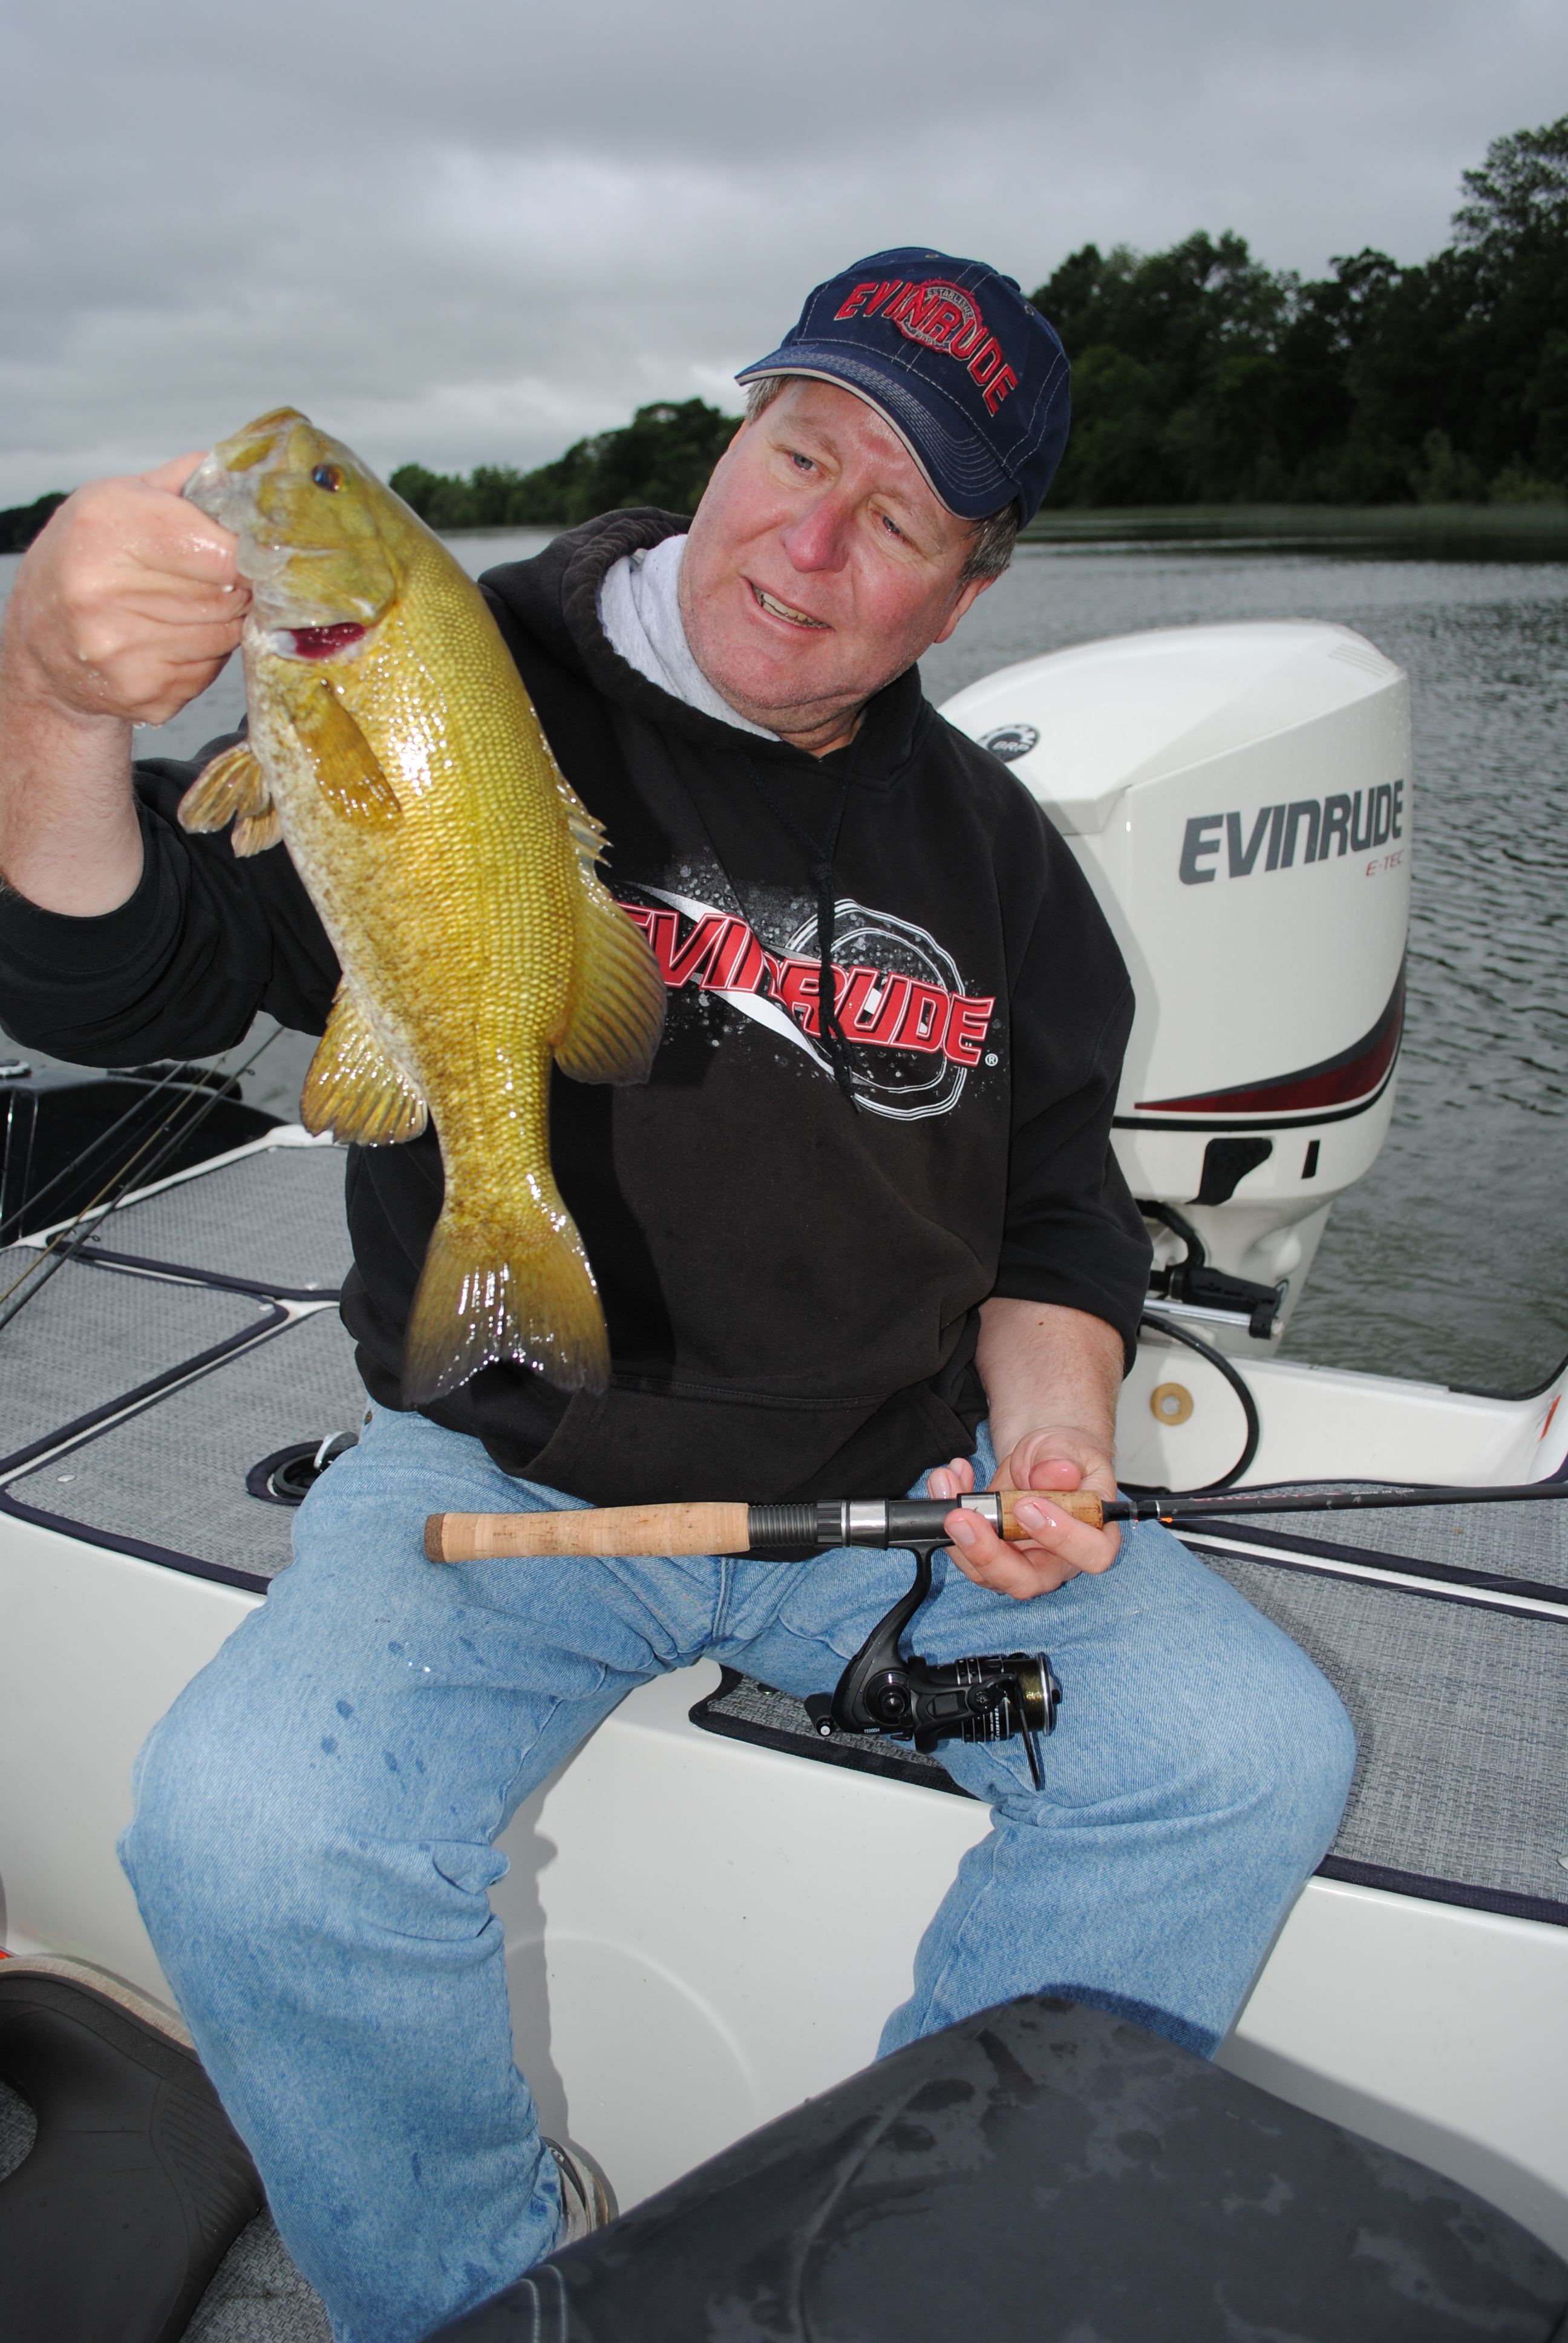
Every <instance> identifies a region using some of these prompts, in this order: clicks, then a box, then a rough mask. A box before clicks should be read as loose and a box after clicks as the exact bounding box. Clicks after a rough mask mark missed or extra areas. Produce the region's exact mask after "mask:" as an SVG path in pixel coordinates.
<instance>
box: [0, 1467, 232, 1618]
mask: <svg viewBox="0 0 1568 2343" xmlns="http://www.w3.org/2000/svg"><path fill="white" fill-rule="evenodd" d="M0 1513H10V1514H11V1515H13V1517H14V1518H15V1520H17V1521H20V1522H33V1523H36V1524H37V1526H38V1528H40V1529H45V1530H58V1531H59V1533H60V1534H61V1536H62V1537H68V1538H75V1539H76V1541H77V1542H78V1544H82V1545H95V1546H102V1547H103V1548H104V1550H105V1551H106V1553H108V1554H129V1555H130V1557H131V1559H132V1561H133V1562H156V1564H159V1566H160V1567H161V1568H162V1569H164V1570H174V1571H178V1572H179V1573H180V1574H181V1575H182V1576H183V1577H186V1578H210V1579H213V1580H215V1581H216V1584H218V1585H219V1586H238V1587H243V1589H244V1590H245V1592H246V1594H266V1590H267V1588H268V1587H269V1586H270V1585H271V1584H272V1581H271V1579H270V1578H258V1577H257V1576H256V1573H255V1572H254V1571H250V1570H230V1569H229V1567H228V1565H227V1564H226V1563H222V1562H204V1561H203V1559H202V1557H201V1556H200V1555H199V1554H179V1553H176V1550H175V1549H174V1547H173V1546H166V1545H150V1544H148V1543H147V1542H146V1539H145V1538H136V1537H129V1536H127V1535H126V1533H125V1532H124V1531H123V1530H95V1529H93V1528H92V1527H90V1526H89V1524H88V1523H85V1522H75V1521H71V1520H70V1519H68V1518H67V1516H66V1515H65V1514H64V1513H45V1511H44V1510H43V1508H42V1506H39V1505H25V1504H23V1503H21V1501H20V1499H19V1498H16V1497H14V1496H13V1495H12V1494H11V1493H10V1491H9V1490H8V1489H0Z"/></svg>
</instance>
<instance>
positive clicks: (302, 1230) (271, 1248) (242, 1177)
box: [95, 1147, 350, 1296]
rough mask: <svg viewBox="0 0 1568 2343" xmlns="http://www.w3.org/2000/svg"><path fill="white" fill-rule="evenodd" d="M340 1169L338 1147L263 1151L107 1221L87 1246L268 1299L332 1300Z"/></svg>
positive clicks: (340, 1258)
mask: <svg viewBox="0 0 1568 2343" xmlns="http://www.w3.org/2000/svg"><path fill="white" fill-rule="evenodd" d="M346 1161H347V1156H346V1154H345V1151H344V1150H343V1149H342V1148H340V1147H271V1148H267V1149H266V1150H265V1151H262V1152H261V1153H259V1154H256V1155H247V1156H245V1157H243V1158H242V1159H241V1161H239V1162H237V1163H225V1164H220V1165H219V1166H218V1168H217V1170H216V1172H206V1173H204V1174H203V1176H202V1177H201V1178H200V1179H199V1180H184V1181H181V1182H179V1183H178V1185H177V1186H176V1187H173V1188H166V1189H165V1190H164V1191H163V1192H162V1193H161V1194H160V1195H156V1196H149V1197H148V1198H147V1199H146V1202H145V1203H140V1204H127V1205H126V1207H125V1209H124V1210H123V1211H121V1212H112V1213H111V1214H110V1216H109V1218H108V1219H107V1220H106V1221H105V1222H103V1223H102V1225H101V1226H100V1227H99V1229H98V1231H97V1232H96V1236H95V1242H96V1244H97V1246H98V1248H99V1249H100V1250H101V1251H104V1252H116V1253H126V1254H130V1255H132V1256H133V1257H134V1258H136V1260H139V1261H156V1262H166V1263H167V1264H170V1265H174V1266H177V1267H180V1268H183V1269H188V1270H192V1271H195V1272H196V1273H197V1274H198V1275H200V1274H206V1275H207V1276H216V1277H232V1278H243V1279H246V1280H247V1281H248V1282H250V1283H252V1284H255V1285H259V1286H262V1287H264V1288H265V1290H266V1292H269V1293H284V1294H288V1295H291V1296H295V1295H302V1294H304V1295H310V1294H317V1293H321V1294H326V1293H336V1292H337V1289H338V1287H339V1286H340V1285H341V1284H342V1282H343V1280H344V1278H345V1277H346V1276H347V1273H348V1263H349V1259H350V1253H349V1246H348V1230H347V1224H346V1222H345V1221H344V1217H343V1172H344V1165H345V1163H346Z"/></svg>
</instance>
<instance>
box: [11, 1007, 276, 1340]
mask: <svg viewBox="0 0 1568 2343" xmlns="http://www.w3.org/2000/svg"><path fill="white" fill-rule="evenodd" d="M281 1031H283V1028H282V1027H281V1026H280V1025H279V1026H275V1027H274V1028H273V1030H272V1031H271V1032H270V1033H269V1034H268V1035H267V1037H266V1041H262V1042H260V1043H258V1044H257V1046H256V1049H254V1050H253V1051H251V1053H250V1055H249V1057H248V1058H246V1061H245V1062H244V1064H243V1065H241V1066H236V1069H235V1071H234V1073H233V1074H232V1076H231V1077H230V1078H229V1080H228V1081H226V1082H224V1083H223V1084H222V1085H221V1086H220V1087H219V1088H218V1089H216V1090H214V1091H210V1092H207V1093H206V1095H205V1096H204V1098H203V1101H202V1103H201V1105H200V1106H199V1107H198V1108H197V1110H196V1113H195V1114H194V1115H191V1116H189V1117H188V1118H187V1119H186V1121H184V1122H180V1121H179V1115H180V1109H181V1106H182V1105H183V1104H184V1103H185V1101H184V1100H181V1101H176V1104H175V1106H174V1107H173V1108H172V1109H171V1111H169V1113H168V1114H166V1116H165V1117H164V1120H163V1121H162V1122H161V1123H159V1125H158V1126H157V1129H156V1131H149V1132H148V1134H147V1136H146V1138H145V1139H144V1140H143V1141H141V1143H140V1144H139V1145H138V1146H137V1147H136V1148H135V1149H134V1150H133V1151H132V1152H131V1153H130V1154H129V1155H128V1156H127V1157H126V1160H125V1161H124V1162H123V1163H122V1164H121V1165H120V1168H119V1170H118V1171H117V1172H111V1173H110V1175H109V1178H108V1179H107V1180H106V1182H105V1183H104V1185H103V1186H102V1187H101V1188H100V1189H99V1191H98V1192H97V1194H96V1195H95V1196H94V1197H93V1198H92V1199H91V1201H90V1202H87V1203H85V1204H84V1205H83V1207H82V1209H81V1211H80V1212H78V1213H77V1214H76V1216H75V1220H73V1221H71V1222H69V1223H68V1224H67V1225H66V1226H65V1228H63V1229H57V1230H56V1231H55V1234H54V1235H53V1236H52V1237H51V1238H50V1240H49V1242H48V1243H47V1244H46V1245H45V1247H44V1248H43V1250H42V1252H40V1253H39V1256H38V1258H37V1260H36V1261H35V1262H32V1263H30V1264H29V1266H28V1267H27V1268H26V1269H25V1270H24V1271H23V1272H22V1273H21V1275H20V1276H19V1277H15V1278H13V1280H12V1282H11V1283H10V1284H9V1285H8V1286H7V1287H6V1288H5V1292H3V1293H0V1330H3V1329H4V1328H5V1327H6V1326H8V1325H9V1324H10V1323H11V1321H12V1320H13V1319H14V1318H15V1316H16V1315H17V1314H18V1312H21V1311H23V1310H25V1308H26V1306H27V1304H28V1302H33V1301H35V1300H36V1298H37V1296H38V1295H39V1294H40V1293H41V1292H43V1290H44V1288H45V1285H46V1284H47V1283H48V1282H49V1280H50V1278H51V1277H53V1276H54V1274H55V1271H56V1270H57V1269H60V1268H62V1267H63V1266H64V1264H65V1262H67V1261H69V1260H71V1259H72V1257H73V1256H74V1255H75V1253H77V1252H80V1251H81V1249H82V1247H83V1245H85V1242H86V1241H87V1239H88V1238H89V1237H90V1236H92V1234H93V1233H94V1232H95V1230H96V1229H97V1228H98V1226H99V1225H100V1223H101V1222H104V1221H106V1219H107V1218H108V1216H109V1214H110V1213H111V1212H113V1211H114V1210H115V1208H116V1205H117V1204H118V1203H119V1202H121V1201H122V1199H123V1198H124V1197H125V1196H126V1195H127V1194H128V1193H129V1192H130V1189H131V1186H132V1184H133V1182H135V1181H136V1178H137V1177H138V1176H139V1177H140V1179H141V1181H142V1182H143V1184H144V1185H145V1184H146V1182H148V1181H150V1180H154V1179H156V1177H157V1174H158V1172H159V1171H160V1170H161V1169H162V1167H163V1165H164V1164H166V1162H167V1161H168V1160H169V1157H170V1156H171V1155H172V1154H173V1153H174V1151H175V1150H176V1148H178V1147H183V1146H184V1145H185V1143H186V1141H187V1140H189V1139H192V1138H194V1137H195V1135H196V1132H197V1131H199V1130H200V1128H201V1126H202V1124H203V1123H204V1122H205V1121H206V1119H207V1117H208V1115H210V1114H211V1113H212V1112H213V1111H214V1110H215V1109H216V1107H219V1106H221V1105H222V1104H223V1102H224V1101H225V1100H226V1098H228V1097H230V1096H231V1095H232V1094H233V1092H234V1091H236V1090H237V1088H238V1085H239V1081H240V1079H241V1077H242V1075H245V1074H247V1073H248V1072H249V1071H250V1070H251V1068H252V1066H254V1065H255V1063H256V1060H257V1059H258V1058H259V1057H260V1056H261V1053H262V1051H264V1050H269V1049H270V1048H271V1047H272V1044H273V1043H274V1042H275V1041H276V1039H277V1037H278V1034H279V1033H280V1032H281ZM172 1079H173V1077H172V1076H168V1075H166V1077H165V1079H164V1081H163V1082H160V1083H159V1084H158V1085H157V1089H158V1090H162V1089H163V1088H164V1087H165V1084H166V1082H167V1081H170V1080H172ZM156 1094H157V1092H156V1091H155V1092H154V1093H153V1095H154V1096H155V1097H156ZM142 1103H143V1104H146V1101H142ZM120 1121H121V1122H124V1121H126V1117H125V1116H123V1115H122V1116H121V1118H120ZM118 1127H119V1126H118V1125H117V1124H116V1126H115V1128H116V1129H117V1128H118ZM165 1134H167V1136H166V1138H165ZM160 1139H164V1140H165V1144H164V1145H163V1146H162V1147H160V1148H157V1152H156V1154H155V1155H154V1156H153V1157H152V1160H151V1161H150V1162H147V1163H145V1164H143V1163H142V1162H141V1159H142V1157H143V1156H144V1155H146V1153H147V1151H148V1149H149V1148H153V1147H156V1145H157V1141H159V1140H160ZM97 1143H98V1142H97V1141H91V1142H89V1144H88V1146H87V1147H86V1148H85V1149H83V1151H82V1154H81V1155H79V1156H78V1157H77V1158H76V1161H78V1162H79V1161H81V1160H82V1157H83V1156H85V1155H87V1154H90V1153H91V1152H92V1149H93V1147H94V1146H95V1145H96V1144H97ZM138 1164H140V1165H141V1170H140V1172H139V1175H138V1172H137V1166H138ZM70 1168H71V1167H70V1166H69V1165H67V1166H66V1169H67V1170H69V1169H70Z"/></svg>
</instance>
